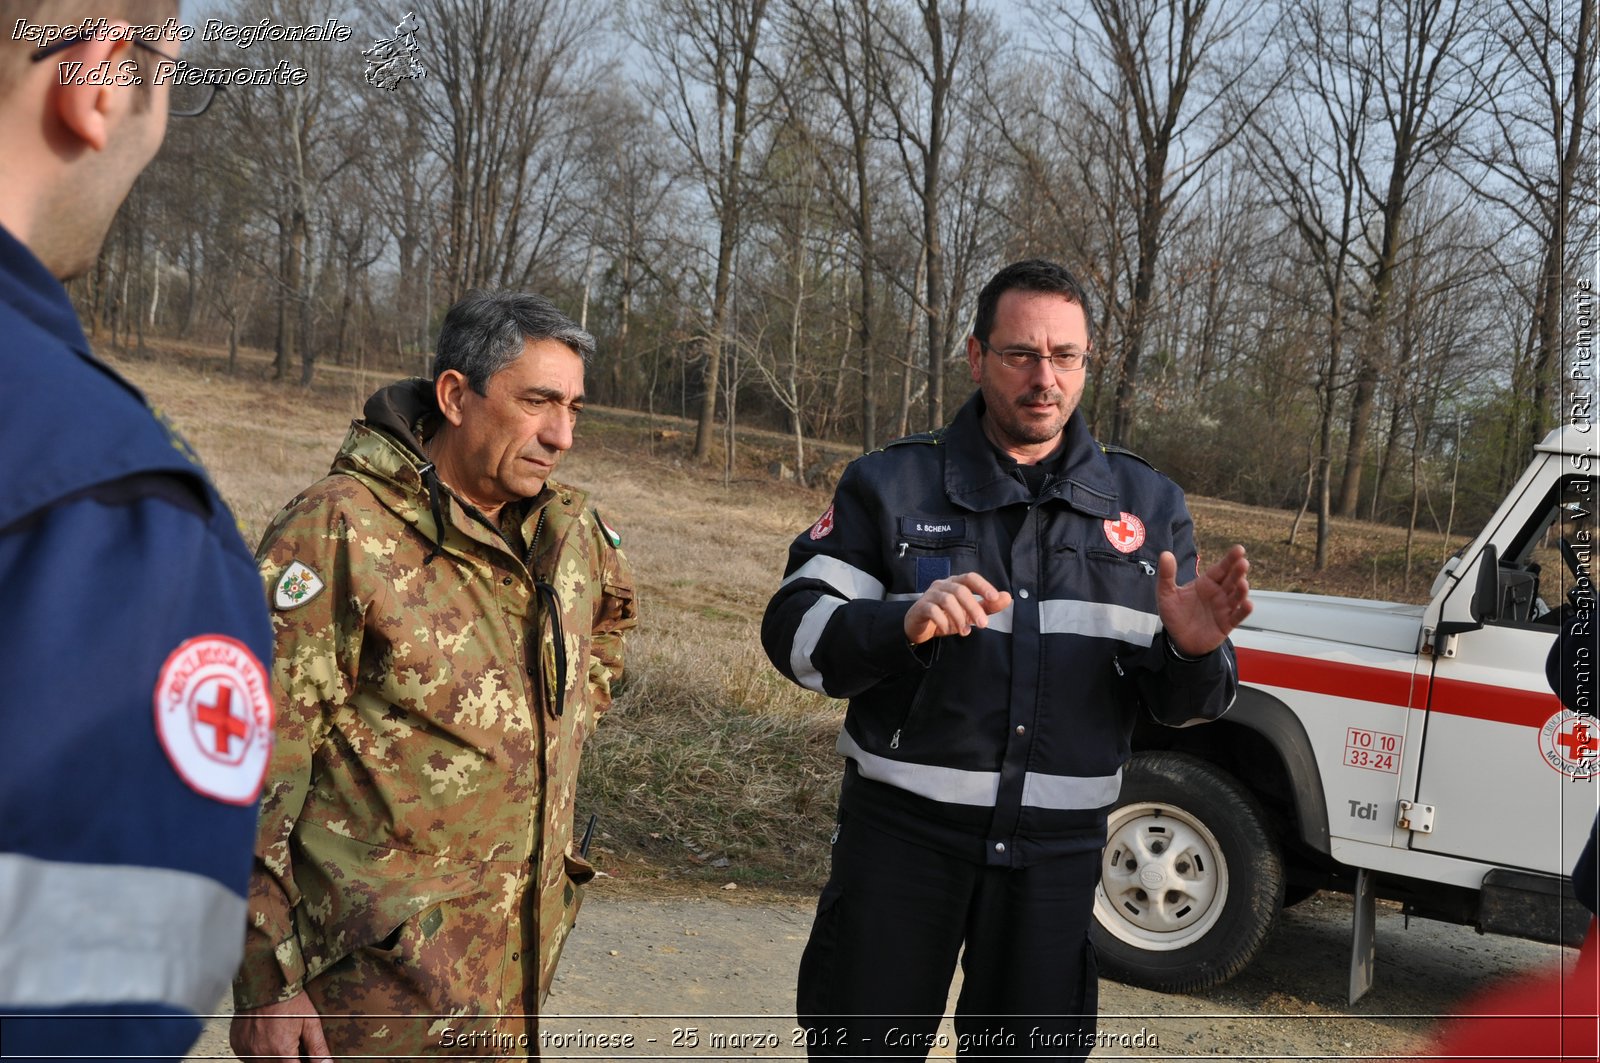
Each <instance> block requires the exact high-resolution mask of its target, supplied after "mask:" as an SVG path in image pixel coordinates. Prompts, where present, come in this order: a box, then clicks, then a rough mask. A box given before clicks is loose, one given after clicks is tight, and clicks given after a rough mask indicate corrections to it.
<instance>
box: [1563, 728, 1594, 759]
mask: <svg viewBox="0 0 1600 1063" xmlns="http://www.w3.org/2000/svg"><path fill="white" fill-rule="evenodd" d="M1556 745H1558V746H1560V747H1561V751H1562V752H1563V753H1565V754H1566V755H1567V759H1568V760H1586V759H1588V758H1590V757H1593V756H1595V755H1596V754H1597V753H1600V739H1597V738H1596V737H1595V733H1594V728H1593V727H1591V726H1590V725H1589V724H1588V723H1587V722H1586V721H1584V720H1574V721H1573V722H1572V729H1571V730H1570V731H1565V730H1564V731H1562V732H1561V734H1560V736H1559V737H1557V738H1556Z"/></svg>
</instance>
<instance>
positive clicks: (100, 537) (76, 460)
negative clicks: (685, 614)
mask: <svg viewBox="0 0 1600 1063" xmlns="http://www.w3.org/2000/svg"><path fill="white" fill-rule="evenodd" d="M5 11H6V26H7V29H8V30H10V31H11V32H8V33H6V34H5V35H3V36H0V144H3V145H4V146H5V148H4V151H3V152H0V380H3V381H4V385H3V388H4V395H5V397H6V400H7V401H6V407H7V409H6V417H5V418H4V419H0V590H3V595H4V600H5V603H6V609H5V619H4V620H3V621H0V675H4V677H5V680H4V683H3V684H0V809H3V810H4V811H3V813H0V1043H3V1044H4V1051H5V1054H6V1058H8V1059H10V1058H30V1057H41V1056H49V1057H52V1058H57V1059H60V1058H106V1057H111V1056H140V1057H144V1058H167V1059H174V1058H179V1057H181V1056H183V1054H184V1053H185V1052H186V1051H187V1050H188V1048H189V1046H190V1045H192V1044H193V1043H194V1041H195V1039H196V1037H197V1036H198V1035H199V1032H200V1020H199V1019H198V1018H197V1016H198V1015H201V1014H206V1013H209V1012H210V1011H212V1010H213V1009H214V1008H215V1007H216V1005H217V1004H218V1002H219V1001H220V1000H221V998H222V995H223V993H224V991H225V990H226V989H227V986H228V982H229V980H230V978H231V977H232V975H233V972H234V970H235V968H236V967H237V966H238V962H239V957H240V955H241V951H242V947H243V942H244V930H245V899H244V894H245V890H246V887H247V885H248V882H249V877H250V865H251V849H252V845H253V843H254V840H255V822H256V801H257V796H258V794H259V792H260V788H261V780H262V777H263V774H264V773H265V770H266V764H267V758H268V755H269V754H270V751H271V746H272V699H271V696H270V691H269V689H268V678H267V676H268V673H267V671H266V669H265V667H264V665H266V664H268V663H269V655H270V653H271V646H272V641H271V639H272V631H271V627H270V625H269V622H268V619H267V609H266V599H265V594H264V592H263V590H262V586H261V583H260V580H259V578H258V577H257V575H256V570H255V565H254V564H253V562H252V560H251V557H250V552H249V550H248V549H246V547H245V544H244V542H243V541H242V540H241V539H240V537H239V531H238V528H237V526H236V524H235V522H234V518H233V516H232V514H230V513H229V512H228V508H227V506H226V505H224V504H223V502H222V499H221V498H220V497H218V495H217V492H216V490H215V488H214V487H213V486H212V485H211V483H210V481H209V480H208V478H207V476H206V474H205V472H204V470H203V469H202V468H201V467H200V466H199V465H198V464H197V462H196V461H195V459H194V457H193V455H192V454H191V453H190V452H189V451H188V449H187V447H186V446H185V445H184V444H183V443H182V441H181V440H179V439H178V438H177V437H176V436H175V435H174V434H173V433H172V432H171V431H170V429H168V428H167V427H166V426H165V425H164V424H163V423H162V421H161V420H159V419H158V418H157V416H156V415H155V414H154V413H153V412H152V411H151V409H150V408H149V406H148V405H147V404H146V401H145V399H144V396H143V395H141V394H140V393H139V391H138V390H137V389H136V388H134V387H133V385H131V384H129V383H128V382H127V381H125V380H123V379H122V378H121V377H120V376H118V375H117V374H116V373H115V372H114V371H112V370H111V369H110V368H108V367H107V366H106V365H105V364H104V363H102V362H101V361H99V360H98V359H97V358H96V357H95V356H94V355H93V353H91V351H90V350H89V344H88V341H87V340H86V339H85V337H84V333H83V329H82V327H81V326H80V325H79V323H78V320H77V315H76V314H75V313H74V311H73V307H72V304H71V303H70V302H69V301H68V298H67V293H66V290H65V289H64V288H63V287H62V281H64V280H68V279H70V278H72V277H75V276H77V275H79V274H81V273H83V272H84V271H86V270H87V269H89V268H90V267H91V266H92V265H93V264H94V262H95V260H96V257H97V256H98V254H99V250H100V245H101V243H102V242H103V240H104V237H105V234H106V231H107V229H108V228H109V226H110V224H111V221H112V218H113V217H114V216H115V214H116V212H117V208H118V207H119V206H120V204H121V203H122V201H123V199H124V198H125V197H126V195H127V193H128V190H129V188H130V187H131V186H132V184H133V182H134V179H135V178H136V177H137V176H138V175H139V173H140V171H142V170H143V169H144V167H145V166H146V164H148V163H149V162H150V160H151V158H152V157H153V156H154V155H155V153H156V150H157V148H159V147H160V144H161V140H162V137H163V135H164V134H165V131H166V123H167V115H168V106H169V95H168V94H169V87H168V86H165V85H161V84H157V83H156V78H155V76H154V75H155V71H156V69H157V64H158V63H161V62H163V61H165V60H164V59H163V56H165V57H166V60H170V59H171V57H172V55H173V52H174V50H175V49H176V42H175V41H172V40H162V39H160V37H159V36H151V37H145V36H138V35H136V34H134V33H131V32H130V29H129V27H130V24H131V25H132V26H134V27H144V26H151V25H160V24H161V23H163V22H164V20H166V19H168V18H175V16H176V15H177V14H178V11H177V4H176V3H175V2H172V0H167V2H156V0H144V2H136V0H123V2H115V0H103V2H99V0H80V2H71V0H60V2H50V0H35V2H28V0H22V2H16V3H8V4H7V5H6V8H5ZM102 17H103V18H104V19H105V21H104V22H101V21H99V20H100V19H101V18H102ZM86 19H88V20H91V21H89V22H85V20H86ZM24 24H26V25H27V26H31V27H42V28H44V29H46V30H48V29H49V28H51V27H79V28H80V30H79V32H78V33H76V34H59V33H58V34H57V35H56V37H55V39H54V40H50V41H48V42H47V41H45V40H44V37H43V36H41V35H35V34H30V33H22V32H19V31H18V29H17V27H21V26H23V25H24ZM84 29H87V32H83V30H84ZM64 63H66V64H76V63H81V64H82V66H81V67H72V68H71V69H75V70H88V71H92V70H95V69H104V70H108V71H110V72H111V73H112V74H113V75H114V76H111V77H106V78H93V77H85V78H73V77H70V76H66V75H67V73H68V71H67V70H64V69H63V67H62V64H64ZM102 64H105V65H104V66H102ZM95 80H101V81H108V82H111V83H109V84H103V85H96V84H90V83H89V82H92V81H95ZM79 81H82V82H84V83H83V84H79Z"/></svg>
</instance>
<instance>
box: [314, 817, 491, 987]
mask: <svg viewBox="0 0 1600 1063" xmlns="http://www.w3.org/2000/svg"><path fill="white" fill-rule="evenodd" d="M291 845H293V847H294V860H295V870H294V878H295V882H296V884H298V885H299V887H300V893H301V897H300V902H299V904H297V905H296V906H295V909H294V919H295V928H296V931H297V933H298V934H299V937H300V947H301V952H302V954H303V955H304V957H305V962H306V977H307V978H312V977H315V976H316V975H317V974H319V973H321V972H322V971H324V970H326V969H327V968H329V967H331V966H332V965H333V964H335V963H337V962H338V961H339V960H341V959H343V958H344V957H345V956H348V955H349V954H350V953H352V952H354V951H355V950H356V949H358V948H363V947H368V946H378V945H380V943H383V942H386V941H389V940H390V939H391V938H394V945H396V946H397V945H398V944H399V942H400V938H401V937H403V931H404V926H405V924H406V923H407V922H408V921H409V920H411V919H412V918H413V917H415V916H417V915H419V914H420V913H423V912H425V911H426V910H427V909H429V908H435V907H437V906H438V905H439V903H440V902H441V901H446V900H454V899H456V898H459V897H465V896H467V895H469V894H473V893H477V892H478V891H479V890H480V889H481V888H482V883H483V872H482V867H481V866H480V865H478V864H459V863H453V862H447V861H443V860H440V859H439V858H438V857H436V856H428V855H425V854H422V853H413V852H409V851H406V850H403V849H389V848H385V847H384V846H380V845H373V844H371V843H370V842H362V841H357V840H356V839H354V838H346V837H345V836H343V835H342V834H335V833H333V832H332V831H330V830H328V829H327V828H325V827H322V826H320V825H318V824H316V823H311V822H305V821H302V822H301V823H300V824H299V826H297V827H296V828H295V833H294V838H293V840H292V842H291ZM397 931H398V932H400V936H399V937H397V936H396V934H397ZM391 947H393V946H391Z"/></svg>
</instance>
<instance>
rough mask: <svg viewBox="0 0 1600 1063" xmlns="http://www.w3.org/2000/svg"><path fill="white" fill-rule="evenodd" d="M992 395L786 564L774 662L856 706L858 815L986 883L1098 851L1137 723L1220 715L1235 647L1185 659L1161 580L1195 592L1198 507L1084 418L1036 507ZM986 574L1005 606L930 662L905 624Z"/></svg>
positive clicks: (861, 485) (870, 488) (770, 610)
mask: <svg viewBox="0 0 1600 1063" xmlns="http://www.w3.org/2000/svg"><path fill="white" fill-rule="evenodd" d="M982 412H983V399H982V395H981V393H975V394H974V395H973V396H972V398H971V400H969V401H968V402H967V403H966V404H965V405H964V406H963V407H962V409H961V410H960V412H959V413H958V414H957V415H956V417H955V419H954V421H953V422H952V423H951V424H950V425H949V426H948V427H947V428H946V429H944V430H941V431H939V432H934V433H929V434H926V435H921V436H912V437H909V438H907V439H904V440H900V441H898V442H896V443H892V444H890V445H889V446H888V447H886V448H884V449H883V450H880V451H876V452H874V453H872V454H867V455H865V456H863V457H861V458H859V459H858V460H856V461H855V462H853V463H851V465H850V466H849V467H848V468H847V469H846V470H845V472H844V475H843V476H842V477H841V478H840V481H839V485H838V489H837V491H836V493H835V495H834V500H833V505H832V507H831V509H830V510H829V512H828V513H827V514H826V515H825V516H824V517H823V519H822V520H820V521H819V522H818V524H817V525H816V526H815V527H813V528H812V529H811V530H810V531H808V532H804V533H802V534H801V535H800V536H799V537H798V538H797V539H795V541H794V544H793V545H792V546H791V547H790V550H789V563H788V567H787V569H786V570H785V578H784V582H783V585H782V587H781V588H780V589H779V590H778V592H777V594H776V595H775V596H774V597H773V599H772V601H771V602H770V603H769V605H768V607H767V613H766V617H765V621H764V623H763V625H762V632H761V637H762V643H763V645H764V646H765V648H766V651H767V655H768V656H769V657H770V658H771V659H772V662H773V663H774V664H775V665H776V666H777V667H778V669H779V670H780V671H782V672H783V673H784V675H786V676H788V677H789V678H790V679H793V680H794V681H796V682H798V683H800V684H801V685H803V686H806V687H809V688H811V689H813V690H818V691H821V692H823V693H825V694H828V695H830V696H832V697H837V698H848V699H849V701H850V705H849V709H848V712H847V714H846V717H845V725H844V729H843V731H842V732H841V733H840V736H839V751H840V752H841V753H842V754H843V755H844V756H845V757H846V758H848V762H849V763H848V765H847V770H846V777H845V783H844V791H843V796H842V798H841V802H840V804H841V814H843V815H846V816H862V817H866V818H870V819H871V820H872V821H873V822H874V823H876V824H877V825H878V826H879V827H880V828H881V829H884V830H887V831H890V832H892V833H895V834H897V835H899V836H901V837H904V838H907V839H908V840H912V841H919V842H922V843H924V844H927V845H930V846H934V847H937V848H940V849H943V850H945V851H948V852H951V853H952V854H953V855H957V856H962V857H965V858H968V859H972V860H974V861H977V862H984V863H987V864H989V865H991V866H1007V867H1024V866H1027V865H1029V864H1031V863H1034V862H1037V861H1039V860H1042V859H1047V858H1050V857H1052V856H1060V855H1066V854H1068V853H1073V852H1083V851H1086V850H1092V849H1095V848H1098V847H1099V846H1100V845H1101V844H1103V842H1104V840H1105V821H1106V813H1107V811H1108V809H1109V807H1110V806H1111V805H1112V804H1113V802H1114V801H1115V800H1116V798H1117V794H1118V791H1119V789H1120V787H1121V768H1122V764H1123V762H1124V761H1126V760H1127V758H1128V754H1129V746H1128V743H1129V738H1130V735H1131V732H1132V728H1133V723H1134V719H1135V713H1136V712H1139V711H1147V712H1149V713H1150V714H1151V715H1152V716H1153V717H1154V718H1155V719H1156V720H1158V721H1160V722H1162V723H1165V724H1169V725H1183V724H1187V723H1191V722H1196V721H1200V720H1206V719H1213V718H1215V717H1218V716H1220V715H1222V713H1223V712H1224V711H1225V710H1226V709H1227V707H1228V706H1229V704H1231V703H1232V700H1233V696H1234V692H1235V690H1236V687H1237V683H1236V680H1235V676H1236V669H1235V665H1234V658H1233V648H1232V646H1231V645H1228V644H1224V645H1223V646H1222V647H1220V648H1219V649H1218V650H1216V651H1214V652H1213V653H1211V654H1208V655H1207V656H1206V657H1204V658H1201V659H1200V660H1198V661H1192V662H1191V661H1181V660H1178V659H1177V658H1176V657H1175V656H1174V655H1173V653H1172V652H1171V650H1170V649H1169V647H1168V646H1167V641H1166V636H1165V634H1164V633H1163V631H1162V626H1161V621H1160V618H1159V616H1158V615H1157V612H1156V577H1155V572H1156V560H1157V558H1158V557H1159V556H1160V553H1161V552H1162V551H1163V550H1170V551H1172V552H1173V553H1174V554H1175V555H1176V557H1177V560H1178V580H1179V582H1180V583H1187V582H1189V581H1190V580H1192V579H1194V576H1195V565H1196V557H1195V546H1194V535H1193V527H1192V524H1191V521H1190V518H1189V512H1188V509H1187V507H1186V506H1185V505H1184V501H1183V493H1182V491H1180V490H1179V489H1178V487H1177V485H1175V484H1174V483H1173V482H1172V481H1171V480H1169V479H1167V478H1166V477H1165V476H1162V475H1161V474H1160V473H1158V472H1156V471H1155V470H1154V469H1152V468H1151V467H1150V466H1149V465H1147V464H1145V463H1144V462H1143V461H1142V460H1140V459H1138V458H1136V457H1134V456H1132V455H1129V454H1127V453H1125V452H1120V451H1115V450H1111V451H1110V452H1107V450H1105V449H1102V447H1101V446H1100V445H1099V444H1097V443H1096V442H1095V441H1094V440H1093V439H1092V438H1090V436H1089V433H1088V430H1087V428H1086V426H1085V425H1084V423H1083V419H1082V417H1081V416H1080V415H1078V414H1076V413H1075V414H1074V415H1073V416H1072V418H1071V419H1070V420H1069V421H1068V423H1067V427H1066V429H1065V436H1066V438H1065V443H1064V446H1063V448H1062V450H1060V451H1058V452H1057V456H1056V457H1055V458H1053V459H1051V461H1050V462H1049V463H1048V465H1049V471H1048V472H1047V473H1046V475H1047V476H1048V479H1047V480H1046V481H1045V482H1044V484H1043V486H1042V489H1041V490H1040V491H1039V493H1038V495H1037V497H1036V496H1035V495H1034V493H1033V492H1032V491H1031V490H1030V488H1029V487H1028V486H1027V485H1026V484H1025V483H1024V480H1023V478H1022V476H1021V475H1020V473H1019V470H1018V467H1017V466H1016V464H1015V462H1012V461H1011V460H1010V459H1009V458H1006V457H1005V456H1004V455H1003V454H1001V453H1000V452H999V451H998V450H996V449H995V448H994V447H993V446H992V445H990V444H989V442H988V440H987V438H986V437H985V436H984V434H983V429H982V426H981V423H980V421H981V417H982ZM962 572H977V573H978V574H980V575H982V576H983V577H984V578H986V579H988V580H989V581H990V582H991V583H993V584H994V585H995V586H996V587H997V588H999V589H1001V590H1005V591H1009V592H1010V593H1011V597H1012V604H1011V606H1010V608H1008V609H1007V610H1005V611H1004V612H1001V613H998V614H995V615H994V616H991V617H990V618H989V626H988V627H987V628H982V629H979V628H976V627H975V628H974V629H973V630H972V633H971V634H970V635H968V636H966V637H957V636H949V637H945V638H938V639H934V640H932V642H930V643H926V644H924V645H923V646H921V647H917V648H916V649H915V650H913V649H911V648H909V647H908V646H907V644H906V638H905V633H904V630H903V623H904V619H905V614H906V612H907V611H908V610H909V608H910V606H911V603H912V601H914V600H915V599H916V598H917V597H918V596H919V595H920V594H921V593H922V592H923V591H924V590H926V589H927V587H928V586H929V585H930V584H931V583H932V582H933V581H934V580H936V579H940V578H943V577H945V576H950V575H954V574H958V573H962Z"/></svg>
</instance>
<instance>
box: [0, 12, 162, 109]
mask: <svg viewBox="0 0 1600 1063" xmlns="http://www.w3.org/2000/svg"><path fill="white" fill-rule="evenodd" d="M5 9H6V10H5V17H4V21H5V23H6V25H7V26H10V27H11V29H10V31H9V32H6V33H0V100H4V99H5V98H6V97H8V96H10V95H11V90H12V89H14V88H15V87H16V85H17V83H18V82H19V81H21V80H22V77H23V75H24V74H25V73H26V71H27V69H28V65H29V62H28V61H29V57H30V56H31V55H32V53H34V52H36V51H38V49H39V47H40V44H39V43H38V42H36V41H34V40H30V39H28V38H27V37H26V35H24V36H23V37H22V38H20V39H19V38H18V35H17V27H20V26H21V25H22V24H23V23H25V22H29V23H33V24H34V26H36V27H37V26H40V25H43V24H49V25H51V26H52V28H57V27H59V28H66V27H72V26H81V25H82V24H83V22H84V20H85V19H95V18H107V19H121V20H123V21H125V22H127V23H128V25H130V26H136V27H147V26H160V25H162V24H163V23H164V22H166V20H167V19H169V18H171V19H177V18H179V17H180V15H181V14H182V12H180V11H179V9H178V0H6V5H5ZM148 43H150V44H156V45H159V44H160V43H161V42H160V40H158V39H153V38H152V39H151V40H150V41H149V42H148ZM128 59H129V60H130V61H132V62H134V63H137V64H138V65H139V72H140V74H141V80H140V82H139V90H140V91H139V92H138V93H137V94H136V95H135V96H134V108H135V110H139V111H143V110H148V109H149V107H150V100H151V97H152V96H153V95H154V92H155V90H154V87H153V86H154V84H155V76H154V75H153V74H152V73H151V70H150V69H149V67H148V65H147V64H149V63H150V62H151V61H152V60H153V59H154V57H153V56H151V55H148V54H146V53H145V51H144V49H142V48H134V49H131V50H130V51H129V52H128Z"/></svg>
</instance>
